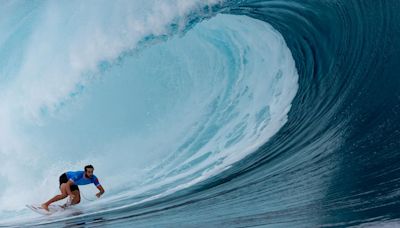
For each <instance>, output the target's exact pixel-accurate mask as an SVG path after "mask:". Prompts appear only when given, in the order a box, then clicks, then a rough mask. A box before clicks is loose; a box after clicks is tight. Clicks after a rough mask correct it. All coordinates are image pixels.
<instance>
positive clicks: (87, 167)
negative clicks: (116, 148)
mask: <svg viewBox="0 0 400 228" xmlns="http://www.w3.org/2000/svg"><path fill="white" fill-rule="evenodd" d="M87 169H94V168H93V166H92V165H87V166H85V172H86V171H87Z"/></svg>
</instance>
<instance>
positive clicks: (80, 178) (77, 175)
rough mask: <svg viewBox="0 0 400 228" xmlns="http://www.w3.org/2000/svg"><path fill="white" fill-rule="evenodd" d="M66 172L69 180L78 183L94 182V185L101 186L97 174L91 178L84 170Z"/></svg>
mask: <svg viewBox="0 0 400 228" xmlns="http://www.w3.org/2000/svg"><path fill="white" fill-rule="evenodd" d="M65 174H66V175H67V178H68V180H71V181H73V182H74V184H76V185H86V184H91V183H93V184H94V185H96V187H98V186H100V183H99V180H98V179H97V177H96V176H95V175H93V176H92V177H91V178H86V177H85V172H84V171H76V172H73V171H69V172H66V173H65Z"/></svg>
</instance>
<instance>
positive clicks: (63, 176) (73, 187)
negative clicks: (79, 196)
mask: <svg viewBox="0 0 400 228" xmlns="http://www.w3.org/2000/svg"><path fill="white" fill-rule="evenodd" d="M59 180H60V186H61V184H64V183H67V182H68V177H67V174H65V173H63V174H61V176H60V179H59ZM75 190H78V191H79V188H78V185H76V184H73V185H71V192H72V191H75Z"/></svg>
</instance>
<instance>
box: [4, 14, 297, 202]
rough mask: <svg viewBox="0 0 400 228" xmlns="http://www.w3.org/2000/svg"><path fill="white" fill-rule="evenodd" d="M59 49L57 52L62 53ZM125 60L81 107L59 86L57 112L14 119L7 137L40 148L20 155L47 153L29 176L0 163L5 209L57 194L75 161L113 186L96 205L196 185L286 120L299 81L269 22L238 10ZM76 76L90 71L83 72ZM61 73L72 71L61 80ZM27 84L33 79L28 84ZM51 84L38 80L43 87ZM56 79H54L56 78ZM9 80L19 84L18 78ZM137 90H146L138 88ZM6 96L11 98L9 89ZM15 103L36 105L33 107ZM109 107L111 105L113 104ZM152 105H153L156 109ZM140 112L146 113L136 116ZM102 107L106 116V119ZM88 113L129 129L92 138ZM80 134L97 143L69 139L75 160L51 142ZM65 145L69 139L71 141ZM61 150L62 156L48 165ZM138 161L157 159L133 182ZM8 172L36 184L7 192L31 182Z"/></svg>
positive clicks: (98, 120) (15, 163)
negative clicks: (59, 182)
mask: <svg viewBox="0 0 400 228" xmlns="http://www.w3.org/2000/svg"><path fill="white" fill-rule="evenodd" d="M93 21H95V20H93ZM84 34H85V35H87V33H84ZM109 35H110V36H111V35H112V34H109ZM116 39H118V35H116ZM64 40H65V39H64ZM67 40H68V39H67ZM77 40H79V39H77ZM111 41H112V39H111V38H110V42H111ZM130 48H131V47H129V48H128V49H130ZM122 49H123V48H122ZM62 50H63V49H59V50H56V52H57V54H59V52H62ZM124 51H126V50H121V52H124ZM124 58H125V60H124V61H123V62H122V64H120V65H116V66H111V68H109V69H108V70H107V71H106V72H103V73H102V74H100V75H101V78H105V79H104V81H102V83H94V84H92V85H91V86H90V89H88V91H87V92H86V94H89V95H88V96H87V97H85V95H84V94H85V92H82V93H80V94H78V95H76V96H73V97H74V100H75V103H79V105H78V106H79V107H78V108H76V107H74V105H72V104H68V103H66V104H64V105H62V106H61V107H60V106H59V104H60V101H65V97H64V96H61V97H62V98H60V97H59V96H58V94H57V93H56V95H55V97H53V98H54V101H55V102H54V104H55V103H56V104H58V106H57V105H56V106H57V107H56V108H55V109H54V110H53V109H51V108H47V109H45V113H43V109H39V110H37V112H34V113H36V114H35V115H33V116H37V114H38V115H39V116H40V118H39V120H40V121H38V118H37V117H35V118H30V117H32V115H27V116H28V117H27V116H26V115H25V114H24V115H23V117H24V118H22V117H21V118H22V119H23V120H24V122H23V123H22V124H21V123H20V124H18V125H17V124H16V125H17V129H23V130H24V133H22V131H21V132H18V133H14V134H8V132H6V133H7V134H5V135H7V136H8V137H9V138H11V139H14V138H16V139H17V140H15V141H18V140H19V139H20V138H21V139H24V140H25V141H26V143H23V144H20V145H24V146H25V145H35V146H36V147H37V148H36V149H35V150H34V151H32V150H30V149H28V148H26V147H25V148H23V149H19V150H18V151H17V150H16V151H17V152H18V154H20V155H21V157H23V158H24V157H28V158H33V157H34V158H37V157H39V158H41V159H38V160H36V161H34V162H33V163H30V164H29V165H28V167H30V168H32V169H33V170H34V172H31V173H28V174H27V173H25V172H24V171H26V169H24V168H22V169H16V170H15V171H16V172H15V173H13V172H9V171H7V170H3V169H2V170H1V175H2V177H1V178H6V180H5V181H6V183H8V185H7V188H6V189H4V190H3V192H1V194H2V196H1V198H0V200H1V201H0V202H1V203H0V205H2V208H1V209H2V210H5V209H7V210H19V209H21V205H24V204H25V203H26V202H27V201H28V202H32V201H35V200H38V198H40V197H42V198H45V197H46V196H47V195H51V194H53V193H54V192H56V191H57V188H56V187H54V185H55V184H54V183H53V182H54V181H55V180H56V178H57V176H58V174H59V173H60V172H62V171H63V170H64V171H65V170H67V169H71V167H74V168H80V167H81V166H82V165H83V164H85V163H94V164H96V168H97V170H96V174H98V175H99V176H103V177H105V178H104V179H103V184H104V185H105V186H110V188H109V189H110V191H108V192H111V193H115V195H116V196H115V197H111V195H112V194H109V196H108V197H107V196H106V198H105V199H104V201H99V203H102V202H113V201H114V200H118V199H119V198H120V197H127V196H128V197H131V196H133V195H136V194H138V193H141V192H145V191H148V190H151V189H158V190H159V191H157V192H156V195H155V196H153V197H151V198H149V199H145V200H150V199H154V198H157V197H161V196H163V195H165V194H171V193H173V192H175V191H177V190H179V189H182V188H184V187H188V186H191V185H193V184H195V183H198V182H199V181H201V180H204V179H206V178H208V177H210V176H212V175H215V174H217V173H218V172H220V171H222V170H224V169H226V168H228V167H229V166H230V165H232V164H233V163H234V162H235V161H238V160H240V159H242V158H243V157H244V156H246V155H247V154H249V153H251V152H253V151H254V150H255V149H257V148H258V147H259V146H260V145H262V144H263V143H265V141H266V140H268V139H269V138H270V137H271V136H272V135H274V134H275V133H276V132H277V131H278V130H279V129H280V128H281V127H282V126H283V124H284V123H285V122H286V120H287V113H288V111H289V109H290V102H291V101H292V99H293V97H294V96H295V94H296V91H297V86H298V85H297V78H298V76H297V72H296V69H295V65H294V61H293V59H292V56H291V54H290V51H289V50H288V48H287V46H286V44H285V42H284V40H283V38H282V37H281V36H280V34H279V33H278V32H277V31H275V30H274V29H273V28H272V27H270V26H268V25H266V24H264V23H263V22H260V21H256V20H254V19H250V18H246V17H240V16H227V15H218V16H217V17H215V18H213V19H211V20H210V21H207V22H204V23H201V24H199V25H198V26H196V27H195V28H194V29H193V30H191V31H190V32H189V33H188V34H186V35H185V36H184V37H182V38H173V39H170V40H169V41H167V42H165V43H162V44H158V45H155V46H152V47H148V48H147V49H146V50H143V51H142V52H141V53H140V55H134V56H130V57H129V56H125V57H124ZM98 59H101V58H98ZM155 63H156V64H155ZM89 65H90V64H89ZM96 70H98V69H97V68H96V69H95V71H96ZM83 73H84V72H83ZM81 74H82V72H81ZM79 77H82V78H84V79H85V80H86V79H87V80H89V79H90V78H85V76H84V75H83V76H82V75H80V76H79ZM63 80H67V79H60V81H61V82H62V81H63ZM28 82H29V80H28V79H27V81H26V84H25V86H27V87H29V85H30V84H29V83H28ZM45 82H47V81H42V82H41V83H43V85H46V83H45ZM58 82H59V81H58V79H57V80H56V79H55V80H53V81H51V83H58ZM89 82H90V83H92V81H91V80H89V81H86V82H85V85H86V87H87V85H88V84H87V83H89ZM51 83H50V84H51ZM81 83H82V80H78V81H75V84H74V83H72V84H74V86H73V87H74V88H75V87H76V85H80V84H81ZM67 84H68V83H67ZM51 85H53V84H51ZM60 85H61V84H60ZM122 85H125V87H124V86H122ZM8 86H11V87H10V88H12V86H17V87H18V86H19V84H18V83H10V85H8ZM50 87H51V86H50ZM86 87H85V88H86ZM42 88H47V87H46V86H42ZM140 88H146V89H145V90H143V91H141V90H140ZM28 90H29V89H28ZM50 90H51V89H50ZM71 91H72V92H71ZM71 91H69V93H67V95H65V96H67V98H68V99H71V93H74V92H73V91H75V90H74V89H72V90H71ZM138 91H139V92H138ZM50 95H51V93H50ZM50 95H49V96H50ZM41 96H44V94H40V93H39V95H38V97H41ZM44 97H46V96H44ZM53 98H52V99H53ZM104 98H112V99H110V100H108V101H107V100H105V99H104ZM9 100H12V99H11V98H10V97H9ZM16 100H18V99H16ZM81 100H82V101H81ZM143 100H148V102H142V101H143ZM128 101H131V102H128ZM10 103H12V102H10ZM16 103H17V104H18V102H16ZM28 103H29V102H28ZM39 103H40V102H39ZM44 103H46V102H44ZM61 103H62V102H61ZM115 103H117V104H122V105H121V107H120V108H121V110H124V111H123V112H127V113H128V114H129V115H126V116H125V117H121V116H118V115H117V114H118V113H119V112H118V111H116V110H118V107H116V106H112V105H113V104H115ZM99 104H101V105H102V106H103V109H101V108H100V110H101V111H100V112H98V110H95V111H91V110H93V107H99ZM165 104H167V105H165ZM4 107H8V106H4ZM11 107H19V108H21V107H26V109H27V110H30V111H32V110H34V109H31V108H30V107H32V106H29V105H28V106H23V105H22V106H20V104H19V105H17V106H11ZM45 107H47V106H45ZM107 107H113V109H112V110H108V111H107ZM7 110H8V111H7V112H10V111H9V110H10V109H7ZM59 110H61V111H59ZM146 110H151V114H148V113H147V111H146ZM30 111H29V112H22V113H31V112H30ZM93 112H95V113H93ZM96 112H97V113H96ZM138 112H143V114H142V115H138V116H136V117H135V118H130V117H131V116H132V115H137V113H138ZM4 113H5V112H4ZM49 113H50V114H49ZM65 113H68V114H67V115H64V114H65ZM71 113H72V114H71ZM102 113H103V114H104V113H106V114H107V115H104V116H102V118H100V117H99V116H101V115H102ZM121 113H122V112H121ZM93 114H95V115H93ZM60 115H61V117H60ZM5 116H7V117H8V116H12V115H5ZM17 116H18V115H17ZM116 117H118V118H124V120H125V122H124V125H122V124H121V125H118V124H120V123H117V122H113V121H114V120H115V119H118V118H116ZM13 118H14V119H18V118H16V117H13ZM4 119H6V118H4ZM4 119H3V120H4ZM89 120H90V121H93V122H94V123H95V124H97V125H102V124H104V122H107V121H108V122H109V123H111V124H114V125H116V126H124V127H123V129H122V130H121V131H118V134H116V133H115V134H114V133H113V134H112V135H111V134H109V135H107V134H106V133H105V136H106V137H105V138H106V139H109V140H108V141H107V140H105V141H104V138H101V139H102V140H99V138H96V137H94V136H91V134H94V133H95V132H94V131H90V130H87V129H86V128H85V126H88V125H87V124H88V123H87V122H88V121H89ZM5 122H7V123H8V126H9V129H14V126H12V124H13V123H14V122H13V121H11V120H10V121H5ZM73 123H77V124H78V125H79V126H83V128H81V129H80V130H81V131H86V132H85V134H86V135H83V134H82V135H80V134H79V133H77V131H76V130H77V129H78V128H70V129H69V128H67V127H65V126H67V125H71V124H73ZM142 123H147V124H148V125H145V124H142ZM37 124H39V125H37ZM21 125H22V126H21ZM36 126H37V127H36ZM64 127H65V128H64ZM110 132H113V131H112V129H110ZM10 135H12V137H10ZM16 136H18V137H16ZM103 136H104V135H103ZM74 137H79V138H82V137H89V138H90V137H92V138H90V139H92V140H93V144H90V143H89V144H87V143H86V144H85V145H84V146H85V150H79V144H77V145H75V146H74V145H71V148H73V150H72V149H71V151H74V150H75V149H76V150H78V151H75V152H74V153H75V154H74V156H75V158H74V156H72V157H68V156H67V155H65V153H64V152H65V148H64V149H63V148H58V147H57V145H54V144H56V143H54V142H58V141H60V139H74ZM118 138H122V140H118ZM33 141H34V142H35V143H33ZM16 145H18V143H16ZM60 145H63V146H64V147H65V145H68V143H65V144H60ZM59 147H60V146H59ZM82 147H83V146H82ZM93 148H94V149H93ZM138 148H140V149H138ZM67 149H68V148H67ZM14 150H15V149H14ZM90 150H95V152H93V153H92V152H90ZM38 151H40V152H38ZM88 151H89V152H88ZM99 151H100V153H97V152H99ZM2 153H3V154H5V155H6V159H7V162H8V163H9V164H12V165H11V167H17V168H18V167H22V165H21V163H19V161H18V160H15V159H14V158H13V157H12V156H9V155H7V154H6V153H4V152H2ZM82 154H83V155H82ZM99 154H100V155H101V156H99ZM148 154H151V155H148ZM66 156H67V157H66ZM57 157H62V158H64V161H61V162H57V164H56V165H49V164H51V163H54V162H55V161H56V158H57ZM144 157H146V159H145V158H144ZM67 158H68V159H67ZM78 158H79V159H78ZM150 160H151V161H152V162H150ZM65 161H68V162H65ZM132 162H135V163H136V164H138V165H140V163H143V164H146V165H150V164H151V165H152V167H153V168H152V169H149V170H147V171H146V170H145V172H144V173H142V174H141V175H139V177H136V179H137V180H135V185H132V183H129V182H128V183H126V182H124V181H126V179H127V178H128V180H129V178H133V177H131V175H132V173H135V172H136V171H137V169H136V168H135V166H133V167H132V164H131V163H132ZM24 164H26V162H24ZM143 164H141V165H142V166H143V167H145V168H146V167H147V166H144V165H143ZM18 172H19V173H18ZM12 175H16V176H21V177H22V176H25V177H28V178H27V179H28V182H27V183H32V184H35V185H34V187H33V188H32V189H30V191H24V192H23V196H21V195H18V196H16V195H15V194H14V195H13V194H10V193H12V192H22V191H21V189H26V187H27V186H26V185H27V183H20V182H18V181H15V182H12V180H13V178H12V177H13V176H12ZM120 176H123V178H120ZM14 177H15V176H14ZM124 179H125V180H124ZM7 181H8V182H7ZM37 183H39V184H37ZM49 186H52V188H51V189H49ZM39 195H40V197H38V196H39ZM43 195H44V196H43ZM107 198H108V199H107ZM40 200H42V199H40ZM136 203H137V202H136Z"/></svg>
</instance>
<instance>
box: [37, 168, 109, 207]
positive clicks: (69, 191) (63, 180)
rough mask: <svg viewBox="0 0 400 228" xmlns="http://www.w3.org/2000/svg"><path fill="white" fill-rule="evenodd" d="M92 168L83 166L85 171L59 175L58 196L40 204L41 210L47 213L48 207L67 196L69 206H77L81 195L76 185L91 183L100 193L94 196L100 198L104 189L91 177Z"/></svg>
mask: <svg viewBox="0 0 400 228" xmlns="http://www.w3.org/2000/svg"><path fill="white" fill-rule="evenodd" d="M93 171H94V168H93V166H92V165H87V166H85V171H75V172H74V171H69V172H66V173H63V174H61V176H60V178H59V181H60V191H61V194H60V195H56V196H54V197H53V198H51V199H50V200H49V201H47V202H45V203H43V204H42V208H43V209H45V210H47V211H49V205H50V204H51V203H54V202H56V201H59V200H62V199H64V198H66V197H67V196H69V197H70V203H71V205H74V204H78V203H79V202H80V201H81V195H80V192H79V187H78V185H86V184H91V183H93V184H94V185H95V186H96V187H97V189H99V191H100V192H98V193H97V194H96V196H97V198H100V196H101V195H103V194H104V189H103V187H102V186H101V185H100V182H99V180H98V179H97V177H96V176H95V175H93Z"/></svg>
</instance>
